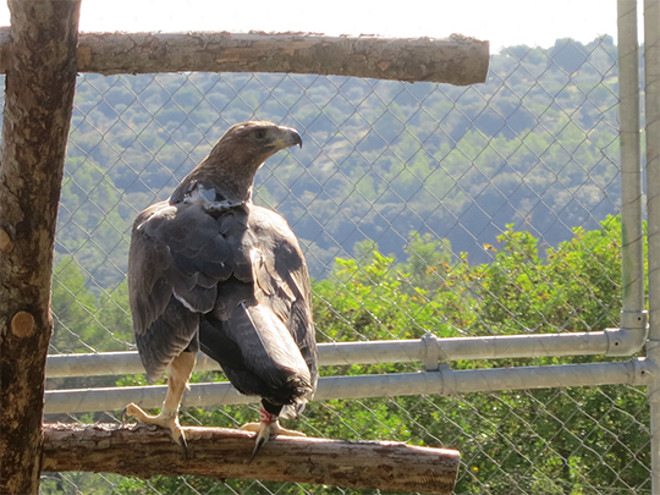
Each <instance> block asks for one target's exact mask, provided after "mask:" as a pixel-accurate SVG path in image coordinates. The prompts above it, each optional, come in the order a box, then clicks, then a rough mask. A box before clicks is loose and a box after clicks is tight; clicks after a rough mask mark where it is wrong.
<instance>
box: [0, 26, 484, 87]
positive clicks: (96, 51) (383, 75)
mask: <svg viewBox="0 0 660 495" xmlns="http://www.w3.org/2000/svg"><path fill="white" fill-rule="evenodd" d="M7 39H8V36H7V33H6V31H4V30H3V29H2V28H0V72H2V71H3V70H4V69H5V66H4V64H3V62H2V56H1V55H2V53H3V50H4V49H5V47H6V46H7ZM79 41H80V43H79V47H78V70H79V71H80V72H98V73H101V74H126V73H128V74H138V73H140V74H143V73H151V72H184V71H196V72H287V73H297V74H324V75H328V74H332V75H339V76H354V77H372V78H378V79H397V80H401V81H410V82H414V81H430V82H444V83H451V84H457V85H466V84H474V83H482V82H484V81H485V80H486V75H487V73H488V62H489V57H488V55H489V53H488V50H489V44H488V41H481V40H477V39H474V38H468V37H465V36H460V35H452V36H450V37H449V38H447V39H432V38H407V39H405V38H404V39H396V38H380V37H377V36H335V37H332V36H324V35H319V34H314V33H224V32H223V33H81V34H80V40H79Z"/></svg>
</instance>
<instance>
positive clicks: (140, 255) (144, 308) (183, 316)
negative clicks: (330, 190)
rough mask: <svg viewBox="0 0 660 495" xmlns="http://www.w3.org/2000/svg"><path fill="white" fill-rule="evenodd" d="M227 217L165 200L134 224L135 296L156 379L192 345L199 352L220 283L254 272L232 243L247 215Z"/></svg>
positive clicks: (136, 318) (131, 274)
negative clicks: (204, 317)
mask: <svg viewBox="0 0 660 495" xmlns="http://www.w3.org/2000/svg"><path fill="white" fill-rule="evenodd" d="M225 216H226V219H225V222H224V224H223V225H219V224H218V222H216V221H215V219H214V218H213V217H212V216H210V215H208V214H207V213H206V212H205V211H204V209H203V208H202V207H201V206H200V205H199V204H195V203H192V204H188V203H180V204H177V205H170V204H169V203H167V202H160V203H156V204H154V205H152V206H150V207H149V208H147V209H146V210H144V211H143V212H142V213H140V215H139V216H138V217H137V219H136V221H135V223H134V225H133V233H132V238H131V247H130V252H129V261H128V284H129V298H130V305H131V311H132V313H133V327H134V331H135V336H136V342H137V345H138V350H139V351H140V357H141V358H142V361H143V363H144V366H145V369H146V371H147V375H148V376H149V377H150V378H156V377H158V376H159V375H160V374H161V373H162V372H163V371H164V370H165V368H166V367H167V366H168V364H169V363H170V362H171V360H172V359H173V358H174V357H176V356H177V355H178V354H180V353H181V352H182V351H183V350H185V349H187V348H188V347H189V346H192V348H191V349H190V350H196V348H195V346H196V345H197V340H196V338H197V330H198V327H199V315H200V314H204V313H208V312H209V311H211V310H212V309H213V307H214V305H215V301H216V296H217V286H218V283H219V282H221V281H223V280H226V279H227V278H229V277H230V276H231V275H232V274H233V273H237V274H241V273H243V274H244V276H249V264H248V262H247V260H243V261H242V262H241V259H240V257H237V256H236V253H235V250H234V249H232V245H231V244H232V242H234V243H235V242H237V241H236V236H238V237H240V233H241V231H242V230H245V225H244V222H243V223H241V222H242V221H241V215H233V214H231V213H230V214H227V215H225ZM243 218H244V215H243ZM223 230H224V231H225V232H228V233H229V235H223Z"/></svg>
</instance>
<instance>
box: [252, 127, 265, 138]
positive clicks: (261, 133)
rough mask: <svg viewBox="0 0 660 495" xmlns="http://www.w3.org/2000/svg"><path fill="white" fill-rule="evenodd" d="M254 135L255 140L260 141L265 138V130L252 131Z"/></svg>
mask: <svg viewBox="0 0 660 495" xmlns="http://www.w3.org/2000/svg"><path fill="white" fill-rule="evenodd" d="M254 135H255V136H256V137H257V139H259V140H262V139H263V138H265V137H266V129H257V130H256V131H254Z"/></svg>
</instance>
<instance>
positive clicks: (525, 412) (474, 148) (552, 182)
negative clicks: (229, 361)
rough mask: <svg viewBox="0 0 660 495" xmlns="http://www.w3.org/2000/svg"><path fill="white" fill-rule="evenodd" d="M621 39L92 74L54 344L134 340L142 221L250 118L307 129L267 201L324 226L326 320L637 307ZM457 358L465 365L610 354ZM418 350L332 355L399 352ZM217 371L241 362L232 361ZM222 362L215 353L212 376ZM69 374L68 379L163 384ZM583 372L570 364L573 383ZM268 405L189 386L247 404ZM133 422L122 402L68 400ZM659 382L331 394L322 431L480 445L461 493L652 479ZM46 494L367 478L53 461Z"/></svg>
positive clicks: (308, 421)
mask: <svg viewBox="0 0 660 495" xmlns="http://www.w3.org/2000/svg"><path fill="white" fill-rule="evenodd" d="M617 104H618V99H617V53H616V46H614V44H613V41H612V39H611V38H609V37H603V38H600V39H596V40H594V41H593V42H590V43H587V44H582V43H578V42H575V41H572V40H568V39H566V40H558V41H557V43H556V44H555V45H554V46H553V47H551V48H548V49H543V48H529V47H526V46H517V47H510V48H507V49H504V50H503V51H501V52H500V53H498V54H494V55H493V56H492V57H491V67H490V72H489V76H488V80H487V82H486V83H484V84H480V85H474V86H469V87H453V86H448V85H443V84H431V83H415V84H410V83H399V82H385V81H378V80H368V79H353V78H343V77H323V76H302V75H295V76H294V75H278V74H207V73H203V74H199V73H192V74H167V75H164V74H163V75H141V76H113V77H104V76H98V75H84V76H81V77H80V79H79V82H78V87H77V93H76V100H75V108H74V116H73V120H72V127H71V138H70V142H69V148H68V159H67V164H66V171H65V180H64V183H63V189H62V197H61V207H60V213H59V224H58V232H57V238H56V257H55V267H54V273H55V275H54V286H53V301H52V307H53V313H54V318H55V325H56V330H55V334H54V336H53V338H52V340H51V353H52V354H61V353H73V352H103V351H120V350H129V349H132V348H133V338H132V332H131V323H130V314H129V311H128V300H127V291H126V282H125V273H126V260H127V248H128V242H129V232H130V225H131V223H132V220H133V218H134V217H135V215H136V214H137V213H138V212H139V211H140V210H141V209H142V208H144V207H145V206H146V205H147V204H150V203H152V202H154V201H155V200H160V199H164V198H166V197H167V196H168V195H169V193H170V191H171V190H172V188H173V187H174V185H175V184H176V183H177V182H178V181H179V180H180V179H181V178H182V177H183V176H184V175H185V174H186V173H187V172H189V171H190V170H191V168H192V167H193V166H194V165H195V164H196V163H198V162H199V161H200V160H201V159H202V158H203V157H204V156H205V154H206V153H208V151H209V150H210V148H211V146H212V145H213V144H214V142H215V141H216V140H217V139H218V138H219V137H220V135H221V134H222V133H223V132H224V130H225V129H226V128H227V127H229V126H230V125H232V124H234V123H236V122H240V121H244V120H248V119H252V118H258V119H265V120H272V121H274V122H278V123H282V124H285V125H289V126H293V127H296V128H297V129H298V130H299V131H300V132H301V134H302V137H303V141H304V147H303V148H302V150H294V151H292V152H291V153H289V152H284V153H280V154H278V155H275V156H274V157H272V158H271V159H270V160H269V161H268V162H267V163H266V165H265V166H264V167H263V168H262V170H261V171H260V172H259V173H258V176H257V181H258V184H257V186H258V187H257V190H256V195H255V201H256V202H258V203H261V204H265V205H268V206H271V207H273V208H276V209H278V210H279V211H280V212H281V213H283V215H284V216H285V217H286V218H287V219H288V221H289V223H290V224H291V226H292V228H293V230H294V231H295V232H296V233H297V235H298V236H299V237H300V238H301V241H302V243H303V245H304V247H305V253H306V256H307V259H308V263H309V265H310V270H311V273H312V275H313V277H314V283H313V290H314V310H315V319H316V326H317V336H318V340H319V341H320V342H333V341H339V342H341V341H363V340H382V339H412V338H419V337H421V336H422V335H424V334H425V333H426V332H432V333H433V334H435V335H436V336H438V337H455V336H480V335H507V334H521V333H523V334H537V333H548V332H553V333H563V332H572V331H591V330H603V329H604V328H606V327H614V326H618V324H619V313H620V311H621V297H620V294H621V287H620V285H621V283H620V280H621V254H620V247H621V222H620V217H619V216H618V214H619V211H620V204H621V201H620V197H621V188H620V182H621V174H620V167H619V162H620V158H619V141H618V124H617V111H618V105H617ZM599 359H600V358H598V357H593V358H592V357H566V358H561V359H560V358H536V359H506V360H499V361H462V360H461V361H458V362H454V363H451V365H452V367H454V368H456V369H474V368H489V367H493V366H504V367H506V366H518V365H529V364H541V365H542V364H559V363H581V362H588V361H598V360H599ZM416 369H419V364H418V363H413V364H396V363H395V364H392V363H381V364H375V365H368V366H359V365H345V366H328V367H325V368H323V369H322V370H321V373H322V375H325V376H328V375H336V374H342V375H351V374H363V373H387V372H400V371H411V370H416ZM216 375H218V376H216ZM215 379H222V377H221V376H219V374H216V373H213V372H208V371H207V372H198V373H196V374H195V375H194V380H198V381H201V380H215ZM143 383H145V382H144V378H143V377H142V375H125V376H106V377H85V378H80V377H79V378H51V379H49V381H48V387H47V388H48V389H51V390H53V389H59V388H80V387H92V386H100V385H105V386H114V385H117V386H120V385H128V384H143ZM557 385H561V384H557ZM255 417H256V409H255V407H254V406H229V407H211V408H203V409H200V408H188V409H185V410H184V411H183V413H182V423H184V424H212V425H220V426H231V427H234V426H238V425H240V424H242V423H244V422H246V421H248V420H254V418H255ZM48 419H51V420H60V421H79V420H82V421H97V420H104V421H118V417H117V411H106V412H105V413H103V414H99V413H95V414H92V413H88V414H84V415H80V414H77V415H73V414H72V415H53V416H50V417H49V418H48ZM648 422H649V420H648V404H647V402H646V398H645V394H644V390H643V389H638V388H634V387H629V386H603V387H598V388H586V387H576V388H569V389H565V388H551V389H542V390H534V391H527V390H523V391H515V392H514V391H512V392H502V393H496V394H486V393H472V394H466V395H459V396H454V397H449V398H447V397H440V396H435V395H421V396H411V397H390V398H375V399H351V400H342V399H337V400H328V401H317V402H313V403H311V404H310V405H309V406H308V408H307V409H306V411H305V414H304V417H303V418H302V419H301V420H299V424H298V425H295V426H296V427H298V428H299V429H302V430H304V431H305V432H307V433H308V434H311V435H319V436H329V437H335V438H346V439H356V440H357V439H391V440H401V441H406V442H409V443H413V444H425V445H437V446H448V447H453V448H457V449H458V450H460V451H461V454H462V461H461V469H460V473H459V479H458V483H457V486H456V493H457V494H461V495H467V494H473V493H489V494H585V495H586V494H600V495H605V494H608V495H609V494H624V493H628V494H642V493H650V459H649V457H650V453H649V451H650V447H649V427H648ZM41 490H42V493H44V494H55V493H95V494H96V493H98V494H105V493H108V494H122V493H144V494H165V493H177V494H216V493H264V494H266V493H268V494H270V493H277V494H284V493H315V494H316V493H354V491H353V490H342V489H339V488H331V487H319V486H311V485H309V486H308V485H288V484H277V483H260V482H254V481H240V480H239V481H236V480H234V481H226V482H221V481H218V480H214V479H206V478H198V477H179V478H168V477H157V478H153V479H151V480H146V481H145V480H138V479H129V478H122V477H119V476H114V475H100V474H99V475H93V474H88V473H55V474H47V473H46V474H44V476H43V480H42V488H41Z"/></svg>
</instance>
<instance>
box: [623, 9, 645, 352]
mask: <svg viewBox="0 0 660 495" xmlns="http://www.w3.org/2000/svg"><path fill="white" fill-rule="evenodd" d="M617 11H618V22H617V27H618V38H619V42H618V55H619V141H620V143H621V238H622V245H621V258H622V267H621V268H622V306H623V308H622V313H621V327H622V328H626V329H629V330H635V331H637V332H639V333H641V334H642V335H644V337H642V338H640V341H641V342H643V341H644V339H645V333H646V313H645V311H644V310H645V300H644V238H643V235H644V234H643V229H642V170H641V158H640V119H639V41H638V36H637V0H619V1H618V4H617Z"/></svg>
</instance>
